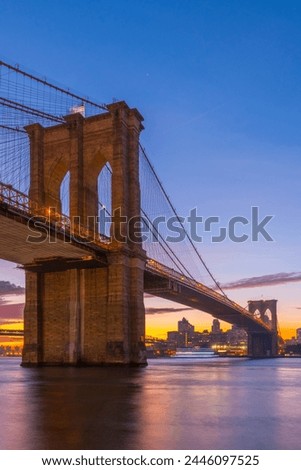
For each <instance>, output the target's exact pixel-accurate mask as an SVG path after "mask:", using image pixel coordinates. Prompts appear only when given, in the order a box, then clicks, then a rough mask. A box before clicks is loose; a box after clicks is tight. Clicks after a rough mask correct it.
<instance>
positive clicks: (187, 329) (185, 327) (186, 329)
mask: <svg viewBox="0 0 301 470" xmlns="http://www.w3.org/2000/svg"><path fill="white" fill-rule="evenodd" d="M178 332H179V333H188V335H193V333H194V326H193V325H191V324H190V323H189V321H188V320H186V318H184V317H183V318H182V320H180V321H178Z"/></svg>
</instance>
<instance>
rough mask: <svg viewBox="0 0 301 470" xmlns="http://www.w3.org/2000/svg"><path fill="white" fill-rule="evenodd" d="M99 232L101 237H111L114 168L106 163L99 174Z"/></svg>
mask: <svg viewBox="0 0 301 470" xmlns="http://www.w3.org/2000/svg"><path fill="white" fill-rule="evenodd" d="M97 192H98V214H97V215H98V231H99V233H100V234H101V235H106V236H107V237H109V236H110V232H111V221H110V218H111V216H112V168H111V165H110V163H109V162H106V163H105V164H104V166H103V167H102V169H101V171H100V172H99V174H98V178H97Z"/></svg>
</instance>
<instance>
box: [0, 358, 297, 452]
mask: <svg viewBox="0 0 301 470" xmlns="http://www.w3.org/2000/svg"><path fill="white" fill-rule="evenodd" d="M0 374H1V375H0V394H1V395H0V396H1V402H0V403H1V404H0V410H1V426H0V447H1V449H83V450H84V449H301V442H300V440H299V438H298V436H299V435H300V431H301V410H300V409H298V407H297V406H296V404H298V403H300V399H301V390H300V387H299V384H300V380H301V360H300V359H277V360H273V359H270V360H268V359H267V360H260V361H248V360H245V359H214V360H212V359H210V360H209V361H205V360H197V361H194V360H193V361H190V360H188V362H187V360H182V361H181V360H172V359H166V360H153V361H151V362H150V365H149V367H148V368H146V369H126V368H125V369H123V368H121V369H119V368H106V369H101V368H87V369H85V368H83V369H75V368H74V369H73V368H66V369H65V368H63V369H61V368H45V369H23V368H21V367H19V364H18V361H17V360H14V359H4V358H3V359H0Z"/></svg>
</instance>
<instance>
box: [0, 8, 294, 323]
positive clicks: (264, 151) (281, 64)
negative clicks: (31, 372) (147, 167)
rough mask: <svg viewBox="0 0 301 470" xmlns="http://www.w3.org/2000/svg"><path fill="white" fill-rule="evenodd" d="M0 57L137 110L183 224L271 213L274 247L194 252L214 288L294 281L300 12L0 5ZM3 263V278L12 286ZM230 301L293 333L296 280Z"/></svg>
mask: <svg viewBox="0 0 301 470" xmlns="http://www.w3.org/2000/svg"><path fill="white" fill-rule="evenodd" d="M0 54H1V56H2V58H3V60H7V61H8V62H10V63H20V64H22V65H24V66H26V67H27V68H29V69H32V70H36V71H38V72H39V73H40V74H42V75H45V76H46V77H48V78H49V79H52V78H53V79H55V80H57V81H58V82H60V83H63V84H67V85H69V86H70V87H71V88H73V89H76V90H79V91H81V92H82V93H84V94H86V95H88V96H91V97H94V98H95V99H97V100H98V101H100V102H111V101H112V99H113V98H116V99H119V100H125V101H127V102H128V104H129V105H130V106H132V107H137V108H138V109H139V110H140V112H141V113H142V114H143V116H144V118H145V127H146V129H145V131H144V132H143V135H142V143H143V145H145V147H146V149H147V151H148V154H149V155H150V157H151V159H152V162H153V163H154V165H155V168H156V169H157V171H158V173H159V175H160V177H161V179H162V181H163V182H164V185H165V187H166V189H167V192H168V194H169V195H170V196H171V198H172V200H173V202H174V204H175V206H176V207H177V209H178V211H179V212H180V213H181V214H183V215H186V214H187V212H188V211H189V209H191V208H193V207H197V208H198V212H199V213H200V214H201V215H203V216H211V215H216V216H220V217H221V218H222V220H223V223H227V221H228V220H229V218H230V217H232V216H235V215H241V216H245V217H248V216H249V214H250V208H251V206H258V207H259V208H260V213H261V214H262V216H265V215H273V216H274V219H273V220H272V222H271V223H270V225H269V229H270V232H271V236H272V237H273V239H274V242H266V241H264V240H262V239H261V240H260V241H259V242H257V243H252V242H251V241H248V242H246V243H244V244H237V243H236V244H235V243H233V242H230V241H226V242H224V243H220V244H214V245H213V244H211V243H209V241H208V243H204V244H203V245H202V246H200V251H201V252H202V254H203V256H204V258H205V259H206V260H207V261H208V264H209V266H210V268H211V270H212V271H213V272H214V274H215V275H216V277H217V279H218V280H219V281H220V282H229V281H234V280H237V279H240V278H247V277H253V276H261V275H268V274H273V273H280V272H285V273H289V272H299V271H300V259H301V256H300V254H301V253H300V252H301V250H300V235H301V210H300V200H301V197H300V196H301V189H300V187H301V185H300V179H301V159H300V148H301V133H300V121H301V119H300V118H301V110H300V98H301V85H300V83H301V82H300V75H301V3H300V2H298V1H290V0H288V1H277V0H273V1H265V0H262V1H256V0H252V1H251V0H246V1H244V2H242V1H241V0H240V1H238V0H231V2H229V1H226V0H219V1H217V0H210V1H209V0H208V1H205V0H204V1H202V0H198V1H196V0H190V1H184V0H182V1H178V0H173V1H171V0H170V1H167V0H155V1H151V0H149V1H143V0H140V1H136V0H128V1H103V0H98V1H91V0H85V1H83V0H82V1H78V0H75V1H74V0H73V1H71V0H63V1H57V0H52V1H44V2H38V1H33V0H27V1H26V2H23V1H20V0H15V1H14V2H11V1H10V0H2V1H1V17H0ZM2 266H3V268H2V271H0V278H2V279H9V280H12V281H13V282H16V281H18V280H19V281H20V282H22V277H23V275H22V273H20V272H16V270H14V269H12V268H11V269H9V270H8V269H7V267H6V266H5V267H4V265H3V264H2ZM231 296H232V297H233V298H235V299H237V300H239V301H241V302H242V303H245V302H246V300H247V299H248V298H261V297H265V298H266V297H267V296H272V297H275V298H279V306H280V322H283V323H287V324H288V322H290V325H293V326H292V327H291V328H295V327H296V326H298V322H299V326H300V325H301V316H300V313H299V312H300V310H297V309H296V307H298V306H299V307H300V306H301V299H300V282H299V283H294V284H286V285H282V286H270V287H264V286H262V287H258V288H253V289H245V290H236V291H233V292H232V291H231ZM194 318H196V317H193V318H192V320H193V319H194ZM177 319H178V318H176V319H175V323H176V320H177ZM158 321H161V320H160V319H158ZM210 321H211V320H210Z"/></svg>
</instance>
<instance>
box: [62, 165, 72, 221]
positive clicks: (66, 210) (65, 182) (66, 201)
mask: <svg viewBox="0 0 301 470" xmlns="http://www.w3.org/2000/svg"><path fill="white" fill-rule="evenodd" d="M60 201H61V212H62V214H64V215H67V216H68V217H69V216H70V171H67V173H66V174H65V176H64V178H63V179H62V182H61V185H60Z"/></svg>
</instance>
